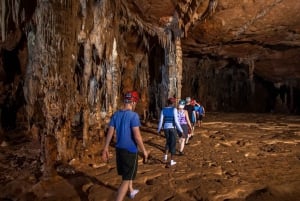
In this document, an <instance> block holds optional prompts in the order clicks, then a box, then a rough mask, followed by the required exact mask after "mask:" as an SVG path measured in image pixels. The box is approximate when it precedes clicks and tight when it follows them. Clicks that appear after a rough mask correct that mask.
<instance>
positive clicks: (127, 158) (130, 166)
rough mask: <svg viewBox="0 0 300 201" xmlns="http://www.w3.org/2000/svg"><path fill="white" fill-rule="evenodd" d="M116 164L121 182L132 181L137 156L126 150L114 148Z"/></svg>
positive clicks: (135, 169) (136, 164) (135, 170)
mask: <svg viewBox="0 0 300 201" xmlns="http://www.w3.org/2000/svg"><path fill="white" fill-rule="evenodd" d="M116 162H117V171H118V175H121V176H122V180H134V179H135V176H136V172H137V168H138V154H137V153H132V152H129V151H127V150H126V149H120V148H116Z"/></svg>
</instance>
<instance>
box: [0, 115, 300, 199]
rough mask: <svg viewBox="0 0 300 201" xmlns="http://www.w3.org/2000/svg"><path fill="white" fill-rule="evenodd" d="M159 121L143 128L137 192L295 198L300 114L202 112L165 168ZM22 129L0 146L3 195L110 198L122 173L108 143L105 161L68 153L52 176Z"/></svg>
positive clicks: (299, 189) (299, 187) (299, 195)
mask: <svg viewBox="0 0 300 201" xmlns="http://www.w3.org/2000/svg"><path fill="white" fill-rule="evenodd" d="M156 129H157V123H156V122H153V123H149V124H147V126H143V127H142V128H141V130H142V134H143V138H144V141H145V145H146V147H147V148H148V150H150V151H151V157H150V159H149V161H148V163H147V164H143V161H142V157H140V160H139V169H138V175H137V178H136V180H135V181H134V186H135V188H138V189H140V193H138V194H137V196H136V197H135V200H140V201H150V200H151V201H167V200H168V201H171V200H172V201H179V200H182V201H189V200H190V201H193V200H199V201H299V200H300V116H287V115H275V114H223V113H210V114H207V116H206V117H205V119H204V122H203V125H202V127H201V128H197V127H196V129H195V137H194V138H193V139H192V140H191V141H190V144H189V145H187V146H186V147H185V155H184V156H179V155H178V156H176V158H175V160H176V161H177V164H176V165H175V166H172V167H170V168H167V167H166V165H165V164H164V163H163V161H162V158H163V149H164V142H165V139H164V137H163V136H159V135H158V134H157V133H156ZM19 133H20V134H19ZM21 133H22V131H20V132H15V133H14V134H11V136H13V137H10V139H11V141H9V142H8V146H5V145H3V146H2V147H0V200H1V201H9V200H18V201H27V200H28V201H29V200H30V201H35V200H38V201H60V200H63V201H73V200H74V201H77V200H78V201H79V200H80V201H104V200H108V201H111V200H113V199H114V197H115V195H116V191H117V189H118V185H119V183H120V181H121V180H120V177H118V176H117V173H116V168H115V161H114V152H113V151H114V150H113V148H111V149H110V151H111V156H112V159H111V160H110V162H109V163H108V164H105V163H102V162H101V161H100V160H99V157H100V155H99V154H98V155H97V154H96V155H95V156H94V157H92V156H91V157H90V160H84V161H82V162H79V161H78V160H77V159H73V160H72V161H70V163H69V164H67V165H66V164H65V165H59V166H57V172H58V175H57V176H55V177H53V178H47V179H46V178H43V179H41V177H40V176H41V175H40V171H39V170H38V169H37V168H36V167H38V160H37V159H38V155H39V148H38V146H37V145H36V144H34V143H32V142H31V141H30V140H28V138H26V137H24V136H23V135H22V134H21ZM125 200H130V199H129V198H126V199H125Z"/></svg>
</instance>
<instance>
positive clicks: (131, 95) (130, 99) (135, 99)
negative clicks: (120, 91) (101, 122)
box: [124, 91, 139, 103]
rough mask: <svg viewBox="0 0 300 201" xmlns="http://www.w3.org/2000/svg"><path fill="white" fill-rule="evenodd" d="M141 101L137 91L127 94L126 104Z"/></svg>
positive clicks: (125, 97)
mask: <svg viewBox="0 0 300 201" xmlns="http://www.w3.org/2000/svg"><path fill="white" fill-rule="evenodd" d="M138 101H139V93H138V92H137V91H129V92H127V93H125V96H124V102H126V103H130V102H138Z"/></svg>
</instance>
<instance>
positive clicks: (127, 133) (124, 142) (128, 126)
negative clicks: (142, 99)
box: [109, 110, 141, 153]
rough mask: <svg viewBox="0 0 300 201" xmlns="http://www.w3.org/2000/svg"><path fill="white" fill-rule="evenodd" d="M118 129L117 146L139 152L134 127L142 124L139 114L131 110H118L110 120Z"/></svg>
mask: <svg viewBox="0 0 300 201" xmlns="http://www.w3.org/2000/svg"><path fill="white" fill-rule="evenodd" d="M109 126H112V127H114V128H115V129H116V134H117V144H116V147H117V148H121V149H126V150H128V151H130V152H133V153H137V152H138V148H137V144H136V142H135V139H134V136H133V131H132V128H133V127H139V126H141V123H140V119H139V115H138V114H137V113H135V112H133V111H131V110H118V111H117V112H115V113H114V114H113V116H112V118H111V120H110V122H109Z"/></svg>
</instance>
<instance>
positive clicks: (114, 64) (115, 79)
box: [111, 38, 120, 111]
mask: <svg viewBox="0 0 300 201" xmlns="http://www.w3.org/2000/svg"><path fill="white" fill-rule="evenodd" d="M117 58H118V52H117V41H116V39H115V38H114V41H113V49H112V53H111V73H112V90H113V91H112V97H111V100H112V106H113V108H112V109H113V110H114V111H115V110H116V109H117V99H118V94H119V91H120V90H119V69H118V61H117Z"/></svg>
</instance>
